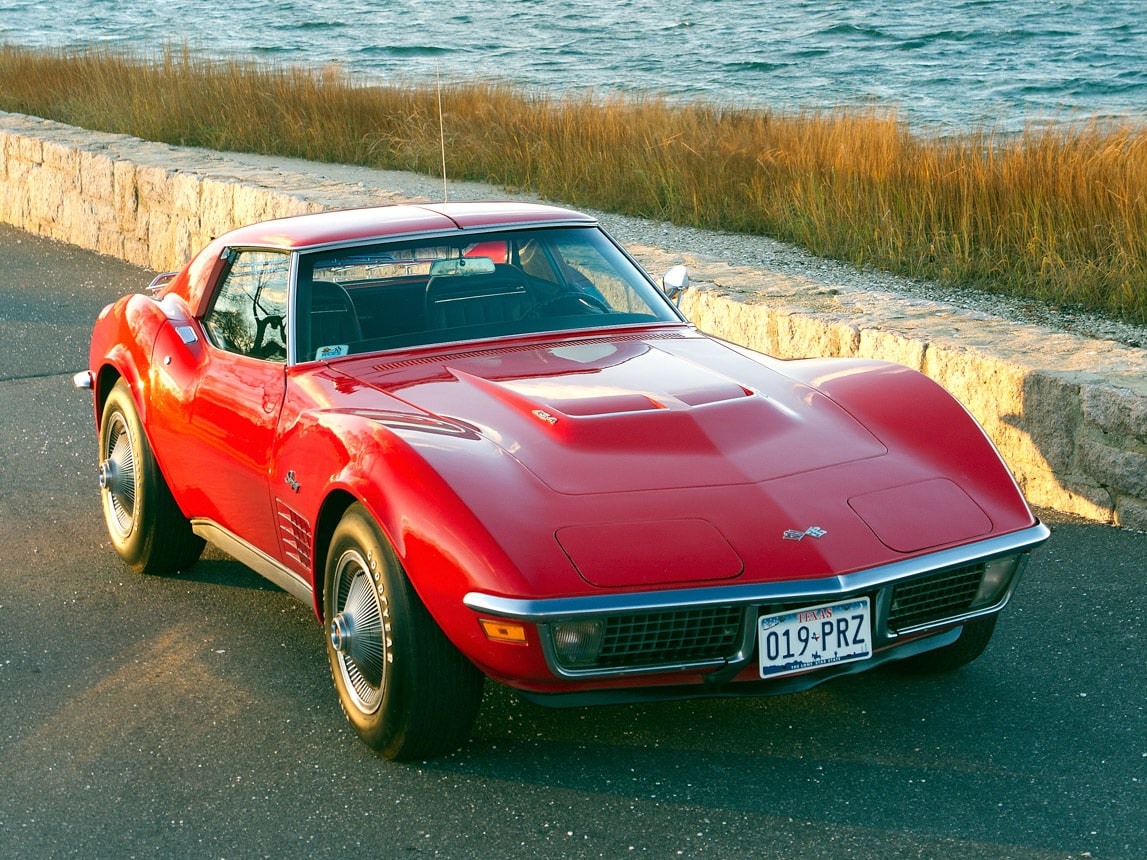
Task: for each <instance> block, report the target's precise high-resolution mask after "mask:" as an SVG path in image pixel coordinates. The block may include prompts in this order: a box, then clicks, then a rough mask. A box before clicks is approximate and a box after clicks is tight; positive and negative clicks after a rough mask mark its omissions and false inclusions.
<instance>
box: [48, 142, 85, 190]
mask: <svg viewBox="0 0 1147 860" xmlns="http://www.w3.org/2000/svg"><path fill="white" fill-rule="evenodd" d="M43 165H44V167H45V168H46V169H48V170H52V171H55V172H57V173H61V174H63V176H64V178H65V180H66V181H76V180H78V178H79V175H80V157H79V153H78V152H77V151H76V150H75V149H74V148H73V147H71V146H68V145H66V144H62V143H57V142H55V141H45V142H44V144H43Z"/></svg>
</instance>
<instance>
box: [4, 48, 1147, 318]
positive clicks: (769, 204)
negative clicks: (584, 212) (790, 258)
mask: <svg viewBox="0 0 1147 860" xmlns="http://www.w3.org/2000/svg"><path fill="white" fill-rule="evenodd" d="M441 95H442V103H443V105H444V119H445V128H446V145H447V151H448V170H449V173H450V176H451V178H453V179H475V180H481V181H485V182H490V183H493V184H496V185H500V186H503V187H505V188H507V189H511V190H524V189H528V190H532V191H535V192H537V193H538V194H540V195H542V196H544V197H546V198H549V199H554V200H562V201H565V202H567V203H569V204H571V205H574V206H585V207H593V208H598V209H602V210H607V211H615V212H620V213H624V214H629V215H640V216H645V217H649V218H656V219H663V220H667V221H672V222H675V223H678V224H688V225H692V226H697V227H703V228H715V229H723V230H732V231H741V232H746V233H756V234H763V235H768V236H773V237H776V238H779V239H782V240H785V241H789V242H795V243H797V244H800V245H803V246H805V247H807V248H808V249H809V250H811V251H812V252H813V253H815V254H818V255H822V256H827V257H835V258H839V259H842V260H847V261H850V262H853V263H856V264H858V265H868V266H873V267H877V268H882V269H887V270H889V271H892V272H896V273H899V274H904V275H908V276H912V277H920V278H929V279H935V280H938V281H940V282H943V283H947V284H955V285H964V286H967V287H969V288H978V289H985V290H992V291H998V292H1002V293H1007V294H1010V295H1015V296H1025V297H1031V298H1032V299H1036V300H1040V301H1046V302H1051V303H1059V304H1063V305H1071V306H1079V307H1084V308H1087V309H1091V310H1095V311H1099V312H1102V313H1104V314H1107V315H1109V316H1112V317H1115V318H1121V319H1124V320H1127V321H1130V322H1135V323H1147V123H1141V124H1135V125H1121V126H1113V125H1108V124H1101V123H1099V122H1094V123H1085V124H1079V123H1072V124H1068V123H1065V124H1062V125H1050V126H1049V125H1044V126H1040V127H1038V128H1037V127H1034V126H1033V127H1031V128H1029V129H1028V130H1027V131H1025V132H1024V133H1022V134H1019V135H998V134H995V133H993V132H992V131H991V130H969V131H967V132H966V133H963V134H960V135H955V136H953V135H940V134H929V133H920V132H915V131H913V130H911V129H910V128H909V127H908V126H907V124H906V123H904V122H902V121H901V120H900V119H899V118H898V117H897V116H896V114H895V113H880V112H878V111H871V112H863V111H856V110H840V111H827V112H820V113H815V112H810V113H798V114H781V113H774V112H770V111H767V110H749V109H744V108H735V107H730V106H722V105H716V104H707V103H687V104H677V103H672V102H670V101H668V100H664V99H659V98H641V97H628V96H625V97H623V96H616V95H600V94H577V95H563V96H556V95H553V94H546V93H538V92H534V91H525V90H521V89H517V88H514V87H512V86H508V85H503V84H496V83H490V82H481V81H479V82H474V83H456V82H454V83H449V84H447V85H445V86H444V87H443V90H442V94H441ZM438 98H439V94H438V92H437V91H436V88H435V86H434V85H433V84H421V83H414V84H410V83H401V82H400V83H396V84H393V85H377V84H367V83H364V82H361V81H358V80H356V79H354V78H352V77H351V76H350V75H348V74H346V73H345V72H343V71H342V70H340V69H338V68H334V67H332V68H328V69H323V70H312V69H305V68H299V67H292V66H269V65H264V64H256V63H251V62H245V61H238V60H229V61H215V60H209V59H205V58H203V57H200V56H197V55H196V54H194V53H193V52H191V51H189V50H187V49H182V50H180V49H169V50H166V51H164V52H162V53H161V54H158V55H155V56H150V57H144V56H135V55H123V54H117V53H112V52H108V51H104V50H98V49H82V50H29V49H25V48H20V47H14V46H0V110H6V111H13V112H19V113H27V114H33V115H36V116H41V117H45V118H49V119H54V120H58V121H60V122H65V123H69V124H72V125H77V126H81V127H85V128H91V129H98V130H103V131H112V132H119V133H123V134H131V135H135V136H137V137H141V138H145V139H149V140H157V141H165V142H168V143H172V144H180V145H188V146H199V147H206V148H211V149H219V150H237V151H250V152H259V153H266V154H278V155H283V156H292V157H300V158H306V159H311V160H316V161H328V162H337V163H347V164H361V165H367V166H372V167H381V168H388V169H396V170H408V171H415V172H419V173H424V174H429V175H440V174H441V154H440V149H439V119H438Z"/></svg>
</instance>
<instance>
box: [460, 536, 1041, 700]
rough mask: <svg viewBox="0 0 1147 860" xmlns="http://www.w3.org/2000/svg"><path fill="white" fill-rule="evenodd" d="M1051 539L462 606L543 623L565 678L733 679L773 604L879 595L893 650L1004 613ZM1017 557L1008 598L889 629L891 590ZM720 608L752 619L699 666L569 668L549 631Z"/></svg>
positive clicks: (876, 614) (879, 613)
mask: <svg viewBox="0 0 1147 860" xmlns="http://www.w3.org/2000/svg"><path fill="white" fill-rule="evenodd" d="M1050 534H1051V532H1050V530H1049V529H1048V528H1047V526H1045V525H1043V524H1042V523H1038V524H1036V525H1035V526H1032V527H1031V528H1028V529H1024V530H1023V531H1021V532H1016V533H1014V534H1010V535H1003V536H1001V537H997V538H990V539H988V540H985V541H980V542H978V543H975V544H971V545H968V546H962V547H955V548H953V549H948V550H941V551H940V552H936V553H931V554H929V555H926V556H921V557H919V558H913V559H906V560H904V561H900V562H894V563H893V564H888V565H882V566H880V567H875V568H871V569H869V570H863V571H858V572H856V573H849V574H842V575H840V576H833V577H826V578H823V579H815V580H803V581H796V582H783V583H756V584H752V585H727V586H709V587H705V588H695V589H674V590H670V591H658V592H641V593H637V594H609V595H602V596H597V595H594V596H589V597H560V598H550V599H543V600H515V599H513V598H505V597H496V596H493V595H487V594H480V593H478V592H470V593H469V594H467V595H466V596H465V598H463V603H464V604H465V605H466V606H467V607H468V608H470V609H472V610H474V611H475V612H478V613H481V614H485V615H494V616H501V617H508V618H514V619H518V620H522V621H531V622H534V623H536V624H537V625H538V633H539V639H540V640H541V646H542V653H543V655H544V656H545V660H546V665H547V666H548V667H549V669H550V671H551V672H553V673H554V675H555V676H557V677H559V678H570V679H585V678H616V677H623V676H631V675H650V674H666V673H673V672H684V671H693V672H705V673H707V677H708V679H710V680H720V679H721V678H725V679H731V678H732V677H733V676H735V675H736V674H738V673H739V672H740V671H741V670H742V669H744V668H745V667H746V666H748V665H749V663H750V662H751V660H752V658H753V653H754V648H755V646H756V623H755V619H756V617H757V615H758V613H759V612H761V611H762V610H763V609H765V608H766V607H768V606H770V605H775V604H780V603H787V604H793V603H805V602H807V604H808V605H810V606H811V605H814V604H817V603H822V602H826V601H829V600H841V599H847V598H848V597H849V596H852V595H856V594H863V593H870V592H875V595H874V601H873V605H872V638H873V648H874V650H875V649H883V648H887V647H889V646H891V645H895V644H897V643H898V642H899V641H901V640H902V639H905V638H907V639H908V640H909V641H911V640H912V639H913V638H915V637H919V636H920V635H922V634H927V633H928V632H930V631H942V630H945V629H952V628H954V627H957V626H959V625H961V624H965V623H967V622H968V621H972V620H974V619H976V618H981V617H984V616H987V615H992V614H994V613H996V612H999V611H1000V610H1002V609H1003V608H1004V606H1006V605H1007V603H1008V601H1009V600H1010V599H1011V595H1012V592H1013V591H1014V590H1015V587H1016V585H1017V584H1018V582H1019V580H1020V577H1021V576H1022V574H1023V569H1024V565H1025V562H1026V558H1027V553H1028V552H1030V551H1031V550H1032V549H1034V548H1035V547H1037V546H1039V545H1040V544H1042V543H1043V542H1044V541H1045V540H1047V538H1048V536H1049V535H1050ZM1010 555H1018V556H1020V559H1019V562H1018V563H1017V565H1016V568H1015V570H1014V571H1013V573H1012V576H1011V579H1010V580H1009V582H1008V584H1007V586H1006V588H1005V590H1004V593H1003V594H1002V595H1001V596H1000V599H999V600H997V601H996V602H995V603H994V604H992V605H990V606H981V607H979V608H977V609H975V610H973V611H970V612H966V613H963V614H960V615H951V616H947V617H944V618H941V619H939V620H936V621H929V622H926V623H923V624H918V625H915V626H913V627H906V628H904V629H901V630H898V631H896V632H893V631H891V630H889V629H888V615H889V609H890V606H891V602H892V590H893V587H894V586H895V585H897V584H899V583H901V582H904V581H909V580H911V579H913V578H914V577H918V576H924V575H927V574H929V573H934V572H938V571H943V570H947V569H951V568H956V567H962V566H965V565H969V564H974V563H980V562H985V561H989V560H991V559H993V558H999V557H1002V556H1010ZM713 605H721V606H729V605H734V606H735V605H742V606H743V607H744V613H745V614H744V618H743V619H742V624H743V625H744V627H743V630H742V641H741V644H740V647H739V649H738V650H737V651H736V653H734V654H731V655H728V656H726V657H724V658H712V657H710V658H705V659H700V660H694V661H675V662H672V663H659V664H655V665H647V666H630V667H626V666H621V667H612V666H611V667H607V668H602V667H591V668H587V669H570V668H567V667H565V666H563V665H562V664H561V663H560V661H559V660H558V659H557V655H556V653H555V649H554V645H553V637H552V635H551V634H550V631H549V625H550V623H552V622H555V621H558V620H567V619H571V618H583V617H600V616H609V615H621V614H630V613H643V612H653V613H656V612H673V611H677V610H688V609H697V608H701V607H705V606H713Z"/></svg>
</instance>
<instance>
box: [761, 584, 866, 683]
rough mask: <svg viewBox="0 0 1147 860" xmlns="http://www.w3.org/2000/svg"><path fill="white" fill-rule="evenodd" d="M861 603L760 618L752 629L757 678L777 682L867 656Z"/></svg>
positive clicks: (798, 610)
mask: <svg viewBox="0 0 1147 860" xmlns="http://www.w3.org/2000/svg"><path fill="white" fill-rule="evenodd" d="M871 630H872V612H871V609H870V608H869V602H868V598H867V597H858V598H857V599H856V600H849V601H847V602H845V603H826V604H824V605H822V606H809V607H806V608H803V609H793V610H790V611H788V612H781V613H778V614H776V615H762V616H761V618H760V620H759V622H758V625H757V638H758V644H759V646H760V647H759V648H758V649H757V650H758V651H759V652H760V662H761V677H762V678H779V677H781V676H783V675H792V674H795V673H797V672H805V671H808V670H809V669H816V668H818V667H820V666H831V665H833V664H836V663H851V662H852V661H853V660H864V659H866V658H868V657H871V656H872V635H871Z"/></svg>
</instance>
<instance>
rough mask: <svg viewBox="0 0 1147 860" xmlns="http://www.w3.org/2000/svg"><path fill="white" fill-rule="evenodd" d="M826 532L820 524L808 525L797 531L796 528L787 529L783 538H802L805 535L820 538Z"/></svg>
mask: <svg viewBox="0 0 1147 860" xmlns="http://www.w3.org/2000/svg"><path fill="white" fill-rule="evenodd" d="M826 534H828V532H827V531H825V530H824V529H822V528H821V527H820V526H809V527H808V528H807V529H805V530H804V531H803V532H798V531H797V530H796V529H787V530H786V531H785V534H784V539H785V540H803V539H804V538H806V537H811V538H822V537H824V536H825V535H826Z"/></svg>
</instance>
